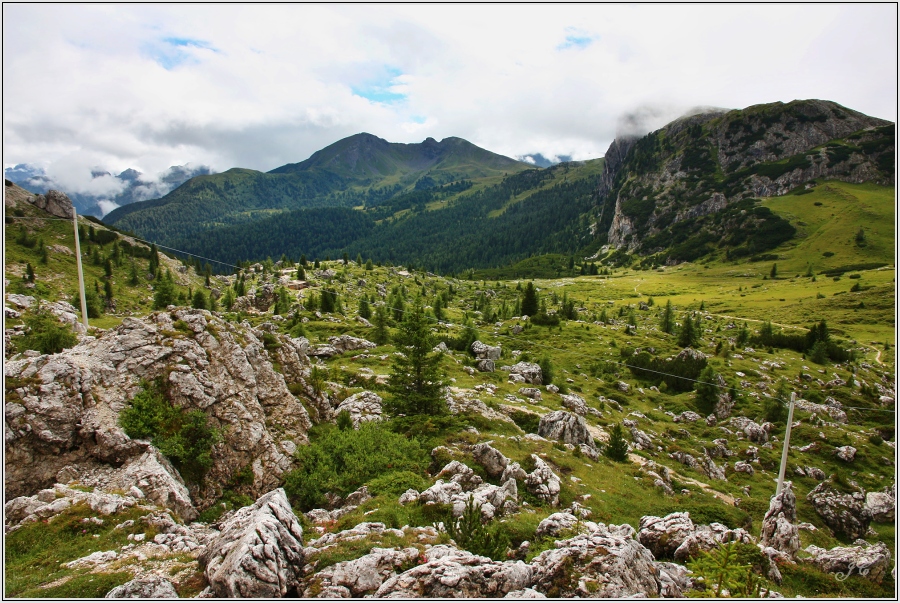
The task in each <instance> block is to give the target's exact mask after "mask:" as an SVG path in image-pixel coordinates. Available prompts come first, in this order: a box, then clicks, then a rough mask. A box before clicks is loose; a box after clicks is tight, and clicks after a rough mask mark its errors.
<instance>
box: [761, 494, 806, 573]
mask: <svg viewBox="0 0 900 603" xmlns="http://www.w3.org/2000/svg"><path fill="white" fill-rule="evenodd" d="M796 521H797V498H796V497H795V496H794V489H793V484H791V482H784V485H783V488H782V490H781V492H780V493H778V494H776V495H775V496H773V497H772V500H771V501H769V510H768V511H766V514H765V516H764V517H763V521H762V533H761V534H760V538H759V544H760V546H761V547H772V548H773V549H775V550H777V551H781V552H782V553H784V554H785V555H787V556H788V557H793V556H794V555H795V554H796V553H797V551H798V550H799V549H800V531H799V529H798V528H797V526H796V525H795V523H796Z"/></svg>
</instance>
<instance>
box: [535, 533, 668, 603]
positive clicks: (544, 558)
mask: <svg viewBox="0 0 900 603" xmlns="http://www.w3.org/2000/svg"><path fill="white" fill-rule="evenodd" d="M531 566H532V567H533V568H534V577H533V579H532V588H534V589H535V590H537V591H540V592H542V593H544V594H545V595H547V596H548V597H554V598H556V597H586V598H598V597H599V598H624V597H632V596H638V597H658V596H659V595H660V589H661V580H660V571H659V568H658V567H657V565H656V563H655V562H654V559H653V555H652V554H651V553H650V551H649V550H647V549H646V548H645V547H643V546H641V544H640V543H638V542H637V541H636V540H635V539H634V528H632V527H631V526H629V525H621V526H615V525H610V526H606V525H603V524H599V525H598V527H597V529H596V530H594V531H593V532H591V533H588V534H579V535H577V536H574V537H573V538H570V539H568V540H563V541H560V542H558V543H557V544H556V548H554V549H551V550H549V551H544V552H543V553H541V554H540V555H538V556H537V557H535V558H534V560H533V561H532V563H531ZM675 596H680V593H679V594H678V595H675Z"/></svg>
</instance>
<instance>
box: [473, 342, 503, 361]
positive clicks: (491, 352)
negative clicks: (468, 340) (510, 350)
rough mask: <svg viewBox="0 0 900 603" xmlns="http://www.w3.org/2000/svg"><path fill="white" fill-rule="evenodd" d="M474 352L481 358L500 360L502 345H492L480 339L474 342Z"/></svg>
mask: <svg viewBox="0 0 900 603" xmlns="http://www.w3.org/2000/svg"><path fill="white" fill-rule="evenodd" d="M470 349H471V350H472V353H473V354H475V357H476V358H478V359H479V360H500V352H501V349H500V346H499V345H498V346H490V345H487V344H486V343H482V342H480V341H475V342H472V346H471V347H470Z"/></svg>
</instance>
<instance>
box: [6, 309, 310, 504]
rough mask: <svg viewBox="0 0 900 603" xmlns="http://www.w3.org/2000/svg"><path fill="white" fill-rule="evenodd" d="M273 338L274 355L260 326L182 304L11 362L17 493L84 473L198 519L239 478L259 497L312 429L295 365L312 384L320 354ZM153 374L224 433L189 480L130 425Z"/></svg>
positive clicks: (10, 475)
mask: <svg viewBox="0 0 900 603" xmlns="http://www.w3.org/2000/svg"><path fill="white" fill-rule="evenodd" d="M273 337H274V338H275V340H277V346H278V347H277V349H273V351H272V354H273V357H270V355H269V352H268V351H267V349H266V347H265V346H264V345H263V343H262V342H261V338H262V333H261V332H259V331H254V330H253V329H250V328H248V327H246V326H241V325H234V324H231V323H228V322H226V321H223V320H221V319H219V318H216V317H214V316H213V315H212V314H211V313H209V312H207V311H204V310H188V309H179V310H175V311H173V312H172V313H171V314H170V313H168V312H157V313H154V314H152V315H150V316H149V317H147V318H146V319H134V318H126V319H125V320H124V321H123V323H122V324H121V325H120V326H119V327H117V328H115V329H112V330H110V331H108V332H106V333H103V334H102V335H101V336H100V337H98V338H96V339H95V338H92V337H91V338H84V340H83V341H82V342H81V343H80V344H78V345H77V346H75V347H73V348H71V349H69V350H65V351H64V352H62V353H60V354H53V355H39V356H32V357H29V358H24V359H21V360H14V361H10V362H7V364H6V367H5V374H6V416H5V419H6V425H5V427H6V465H5V469H6V480H5V494H6V497H7V499H9V498H12V497H15V496H22V495H30V494H34V493H35V492H37V491H38V490H40V489H41V488H46V487H49V486H51V485H53V484H54V483H56V482H62V483H68V482H69V481H70V480H72V479H75V480H77V481H79V482H81V483H83V484H84V485H87V486H95V487H97V486H100V487H106V488H110V487H112V488H119V489H122V490H124V491H126V492H127V491H128V490H129V489H130V488H131V487H136V488H138V489H139V490H141V492H142V493H143V494H144V495H145V496H147V497H148V498H150V499H151V500H154V501H155V502H157V503H158V504H162V505H165V506H169V507H172V508H175V509H176V510H177V511H178V512H179V514H180V515H181V516H182V517H183V518H185V519H190V518H192V517H193V516H195V515H196V513H197V510H198V509H199V510H202V509H203V508H205V507H208V506H209V505H210V504H212V503H213V502H214V501H215V500H217V499H218V498H219V497H221V495H222V490H223V489H224V488H227V487H229V486H232V487H237V485H240V487H241V488H242V489H243V491H245V493H246V494H248V495H250V496H253V497H256V496H259V495H260V494H262V493H264V492H267V491H269V490H271V489H273V488H275V487H277V486H279V485H280V478H281V475H282V474H283V473H284V472H285V471H287V470H289V469H290V468H291V467H292V454H293V452H294V450H296V447H297V446H298V445H302V444H305V443H307V438H306V432H307V430H308V428H309V427H310V420H309V417H308V415H307V412H306V410H305V409H304V407H303V405H302V404H301V403H300V401H299V400H298V399H297V398H295V397H294V396H293V395H292V394H291V392H290V391H288V387H287V383H286V382H285V375H287V376H288V378H289V379H291V381H292V382H293V383H298V384H300V386H301V389H305V388H306V382H305V381H304V377H308V375H309V361H308V359H307V357H306V355H305V352H306V343H307V342H306V340H305V339H293V340H292V339H290V338H288V337H286V336H283V335H274V336H273ZM269 347H270V348H274V347H275V346H273V345H270V346H269ZM273 362H276V363H277V365H278V367H279V370H280V372H279V371H276V369H275V366H273ZM154 380H159V382H160V383H161V384H162V387H163V389H164V391H165V393H166V395H167V397H168V399H169V400H170V401H171V402H172V403H173V404H174V405H175V406H178V407H181V408H184V409H186V410H201V411H203V413H204V414H205V415H206V416H207V418H208V421H209V423H210V424H211V425H212V426H213V427H214V428H215V429H217V430H218V431H219V433H220V434H221V440H220V441H219V443H218V444H216V445H215V446H214V447H213V450H212V453H211V456H212V466H211V467H210V468H209V470H208V472H207V474H206V476H205V478H204V479H202V480H201V483H199V484H189V485H187V486H186V485H185V482H184V480H183V479H182V476H180V475H179V474H178V472H177V471H176V470H174V469H173V468H172V466H171V465H170V464H169V463H168V462H167V461H166V460H165V458H163V457H162V455H161V454H159V451H157V450H156V449H155V448H154V447H153V446H152V445H151V444H150V443H149V442H146V441H141V440H132V439H131V438H129V437H128V436H127V435H126V434H125V432H124V431H123V430H122V428H121V427H120V426H119V413H120V412H121V411H122V410H123V409H124V408H125V407H126V405H127V404H128V403H129V401H130V400H131V399H132V398H133V397H134V396H135V394H137V393H138V392H139V391H140V390H141V389H142V387H144V386H145V385H146V384H147V383H150V382H153V381H154ZM238 474H240V479H239V480H238ZM236 480H238V481H236Z"/></svg>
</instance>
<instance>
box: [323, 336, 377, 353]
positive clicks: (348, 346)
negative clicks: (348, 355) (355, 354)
mask: <svg viewBox="0 0 900 603" xmlns="http://www.w3.org/2000/svg"><path fill="white" fill-rule="evenodd" d="M328 343H329V344H330V345H331V346H333V347H334V349H335V350H337V352H338V354H343V353H344V352H351V351H355V350H371V349H372V348H377V347H378V344H376V343H373V342H371V341H369V340H368V339H361V338H359V337H352V336H350V335H339V336H337V337H329V338H328Z"/></svg>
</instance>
